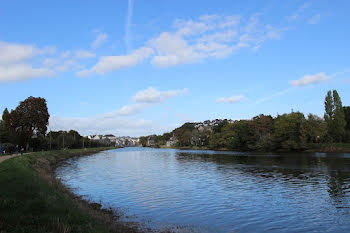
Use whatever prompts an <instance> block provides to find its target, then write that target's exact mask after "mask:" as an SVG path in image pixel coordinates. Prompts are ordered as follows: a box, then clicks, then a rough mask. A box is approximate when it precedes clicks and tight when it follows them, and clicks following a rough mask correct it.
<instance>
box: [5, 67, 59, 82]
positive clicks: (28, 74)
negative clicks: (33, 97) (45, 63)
mask: <svg viewBox="0 0 350 233" xmlns="http://www.w3.org/2000/svg"><path fill="white" fill-rule="evenodd" d="M54 74H55V73H54V72H53V71H52V70H50V69H46V68H34V67H32V66H31V65H29V64H13V65H7V66H1V65H0V83H1V82H17V81H23V80H27V79H33V78H40V77H49V76H53V75H54Z"/></svg>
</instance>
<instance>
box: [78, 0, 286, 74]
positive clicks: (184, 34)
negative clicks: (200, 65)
mask: <svg viewBox="0 0 350 233" xmlns="http://www.w3.org/2000/svg"><path fill="white" fill-rule="evenodd" d="M128 3H129V4H128V14H127V20H126V21H127V22H126V26H125V27H126V29H125V30H126V35H125V42H126V47H127V50H128V51H129V49H128V48H130V47H131V46H130V41H131V31H130V30H131V29H130V27H131V18H132V8H133V1H132V0H130V1H129V2H128ZM242 18H243V17H242V16H240V15H230V16H222V15H203V16H200V17H199V18H198V19H197V20H192V19H191V20H182V19H176V20H175V21H174V25H173V27H174V30H172V31H165V32H161V33H160V34H159V35H158V36H156V37H153V38H150V39H149V40H148V41H146V42H145V44H144V46H143V47H140V48H139V49H135V50H133V51H131V52H128V53H127V54H126V55H113V56H102V57H101V58H100V59H99V60H98V62H97V64H96V65H95V66H93V67H92V68H90V69H85V70H82V71H79V72H77V75H80V76H84V75H88V74H91V73H98V74H104V73H106V72H110V71H114V70H117V69H120V68H126V67H131V66H134V65H137V64H139V63H140V62H142V61H143V60H145V59H147V58H151V63H152V64H153V65H155V66H157V67H170V66H176V65H182V64H190V63H196V62H201V61H204V60H206V59H209V58H212V59H222V58H225V57H227V56H229V55H231V54H232V53H233V52H235V51H238V50H239V49H242V48H248V49H249V48H250V49H252V50H257V49H259V48H260V47H261V46H262V44H263V43H264V42H266V41H268V40H277V39H280V38H281V37H282V35H283V33H284V31H285V30H286V29H285V28H280V27H275V26H272V25H270V24H266V23H263V22H262V20H261V15H260V14H254V15H253V16H251V17H249V18H248V19H247V20H245V21H244V20H243V19H242Z"/></svg>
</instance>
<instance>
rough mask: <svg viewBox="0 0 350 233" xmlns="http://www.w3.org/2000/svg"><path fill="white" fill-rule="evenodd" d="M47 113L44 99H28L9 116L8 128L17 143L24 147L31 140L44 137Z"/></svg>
mask: <svg viewBox="0 0 350 233" xmlns="http://www.w3.org/2000/svg"><path fill="white" fill-rule="evenodd" d="M49 117H50V115H49V113H48V109H47V105H46V100H45V99H44V98H40V97H38V98H35V97H32V96H30V97H28V98H27V99H25V100H24V101H22V102H20V104H19V105H18V106H17V107H16V109H15V110H12V111H11V113H10V114H9V119H10V127H11V128H12V129H13V130H14V131H15V134H16V137H17V143H18V144H20V145H26V147H27V149H28V148H29V143H30V142H31V139H32V138H35V137H38V136H40V135H45V132H46V130H47V125H48V122H49Z"/></svg>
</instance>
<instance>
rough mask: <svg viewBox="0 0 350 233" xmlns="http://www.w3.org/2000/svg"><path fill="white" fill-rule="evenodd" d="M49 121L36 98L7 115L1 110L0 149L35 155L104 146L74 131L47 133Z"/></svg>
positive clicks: (43, 102)
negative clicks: (21, 149)
mask: <svg viewBox="0 0 350 233" xmlns="http://www.w3.org/2000/svg"><path fill="white" fill-rule="evenodd" d="M49 117H50V114H49V112H48V108H47V104H46V100H45V99H44V98H40V97H32V96H30V97H28V98H27V99H25V100H24V101H21V102H20V103H19V105H18V106H17V107H16V108H15V109H13V110H11V111H8V109H7V108H5V110H4V111H3V114H2V119H1V120H0V147H1V148H2V150H5V151H6V152H8V153H12V152H15V151H18V150H19V148H24V149H25V150H26V151H28V150H33V151H37V150H58V149H64V148H83V147H99V146H104V145H102V144H101V143H99V142H96V141H94V140H90V139H88V138H86V137H83V136H82V135H80V134H79V133H78V132H77V131H75V130H70V131H49V132H48V128H47V126H48V124H49Z"/></svg>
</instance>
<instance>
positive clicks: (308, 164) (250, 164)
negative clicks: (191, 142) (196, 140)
mask: <svg viewBox="0 0 350 233" xmlns="http://www.w3.org/2000/svg"><path fill="white" fill-rule="evenodd" d="M176 159H177V160H178V161H179V162H181V163H186V162H191V161H196V162H212V163H216V164H220V165H224V166H218V170H219V171H220V172H223V173H225V172H227V171H228V170H232V169H235V170H239V171H241V172H243V173H244V174H249V175H251V176H253V177H260V178H265V179H280V180H283V183H284V184H286V185H288V183H289V182H291V183H293V182H294V181H296V180H299V182H301V181H300V180H305V182H311V183H313V186H314V187H321V186H322V185H321V184H320V183H319V179H321V180H323V181H324V183H325V184H327V186H328V193H329V196H330V197H331V198H332V199H333V200H334V201H336V202H337V203H339V202H346V201H347V199H348V197H347V193H349V192H350V166H349V161H350V159H349V158H344V157H339V156H337V155H329V156H325V157H322V158H320V157H313V156H312V154H302V153H295V154H280V155H277V154H263V153H262V154H258V153H255V155H249V154H248V153H232V154H229V153H225V152H224V153H221V152H217V153H203V154H200V153H186V152H178V153H177V154H176ZM325 177H328V178H325ZM313 178H315V179H314V180H313ZM321 183H323V182H322V181H321ZM300 188H301V187H300Z"/></svg>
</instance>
